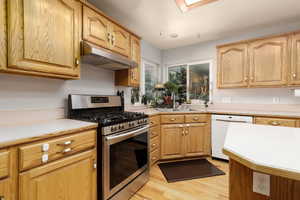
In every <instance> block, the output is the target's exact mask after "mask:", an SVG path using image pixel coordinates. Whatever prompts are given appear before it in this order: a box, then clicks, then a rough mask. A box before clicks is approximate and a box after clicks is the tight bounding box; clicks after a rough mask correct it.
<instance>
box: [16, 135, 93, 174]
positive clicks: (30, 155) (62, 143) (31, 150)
mask: <svg viewBox="0 0 300 200" xmlns="http://www.w3.org/2000/svg"><path fill="white" fill-rule="evenodd" d="M96 134H97V132H96V130H90V131H85V132H82V133H78V134H74V135H71V136H65V137H60V138H55V139H51V140H45V141H42V142H37V143H33V144H29V145H24V146H21V147H20V148H19V155H20V156H19V167H20V170H21V171H22V170H26V169H30V168H33V167H37V166H39V165H42V164H46V163H48V162H50V161H53V160H57V159H59V158H63V157H66V156H69V155H72V154H74V153H77V152H80V151H84V150H87V149H91V148H93V147H95V146H96ZM47 146H48V150H47V148H46V147H47Z"/></svg>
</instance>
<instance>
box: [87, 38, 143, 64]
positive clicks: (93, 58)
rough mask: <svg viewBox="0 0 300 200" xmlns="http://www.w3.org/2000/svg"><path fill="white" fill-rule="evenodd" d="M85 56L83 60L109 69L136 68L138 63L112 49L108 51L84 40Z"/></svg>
mask: <svg viewBox="0 0 300 200" xmlns="http://www.w3.org/2000/svg"><path fill="white" fill-rule="evenodd" d="M82 46H83V57H82V62H83V63H88V64H91V65H94V66H99V67H103V68H106V69H109V70H121V69H128V68H134V67H137V66H138V63H137V62H135V61H133V60H131V59H129V58H127V57H125V56H121V55H119V54H116V53H114V52H112V51H108V50H106V49H104V48H101V47H99V46H96V45H93V44H91V43H89V42H82Z"/></svg>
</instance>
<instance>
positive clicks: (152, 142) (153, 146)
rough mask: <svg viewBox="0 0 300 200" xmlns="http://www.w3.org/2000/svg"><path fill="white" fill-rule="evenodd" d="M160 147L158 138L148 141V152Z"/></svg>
mask: <svg viewBox="0 0 300 200" xmlns="http://www.w3.org/2000/svg"><path fill="white" fill-rule="evenodd" d="M159 147H160V137H159V136H156V137H155V138H152V139H151V140H150V151H151V152H152V151H154V150H156V149H158V148H159Z"/></svg>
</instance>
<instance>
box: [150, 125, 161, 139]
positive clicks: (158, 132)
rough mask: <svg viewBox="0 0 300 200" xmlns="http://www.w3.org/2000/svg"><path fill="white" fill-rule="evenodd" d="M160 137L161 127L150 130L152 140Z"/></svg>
mask: <svg viewBox="0 0 300 200" xmlns="http://www.w3.org/2000/svg"><path fill="white" fill-rule="evenodd" d="M159 135H160V126H155V127H151V128H150V138H154V137H156V136H159Z"/></svg>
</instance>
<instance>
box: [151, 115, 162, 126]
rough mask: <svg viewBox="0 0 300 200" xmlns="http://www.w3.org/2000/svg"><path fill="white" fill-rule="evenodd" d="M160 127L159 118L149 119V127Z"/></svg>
mask: <svg viewBox="0 0 300 200" xmlns="http://www.w3.org/2000/svg"><path fill="white" fill-rule="evenodd" d="M158 125H160V116H153V117H150V126H151V127H153V126H158Z"/></svg>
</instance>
